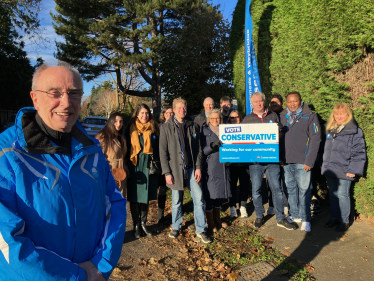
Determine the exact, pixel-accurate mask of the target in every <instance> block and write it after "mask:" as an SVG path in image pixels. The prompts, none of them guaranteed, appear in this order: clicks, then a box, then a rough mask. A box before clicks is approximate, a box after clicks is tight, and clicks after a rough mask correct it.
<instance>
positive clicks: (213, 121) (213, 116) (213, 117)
mask: <svg viewBox="0 0 374 281" xmlns="http://www.w3.org/2000/svg"><path fill="white" fill-rule="evenodd" d="M220 123H221V118H220V117H219V114H218V113H213V114H211V115H210V124H212V126H214V127H216V126H218V125H219V124H220Z"/></svg>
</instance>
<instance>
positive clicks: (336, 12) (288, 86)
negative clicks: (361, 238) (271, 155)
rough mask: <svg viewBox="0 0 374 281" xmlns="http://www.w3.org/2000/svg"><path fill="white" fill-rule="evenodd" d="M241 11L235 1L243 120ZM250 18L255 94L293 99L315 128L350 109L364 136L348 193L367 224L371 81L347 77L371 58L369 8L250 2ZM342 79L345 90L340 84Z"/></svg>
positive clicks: (372, 210)
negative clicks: (358, 173) (314, 116)
mask: <svg viewBox="0 0 374 281" xmlns="http://www.w3.org/2000/svg"><path fill="white" fill-rule="evenodd" d="M244 11H245V0H239V1H238V3H237V6H236V9H235V11H234V14H233V22H232V30H231V36H230V46H231V50H232V59H233V83H234V86H235V95H236V97H237V99H238V103H239V109H240V110H241V112H242V113H243V114H244V110H245V104H243V103H244V101H245V88H244V87H245V83H244V79H245V76H244V74H245V73H244V57H245V55H244V18H245V15H244ZM251 12H252V19H253V25H254V31H253V37H254V41H255V48H256V54H257V61H258V65H259V72H260V79H261V86H262V89H263V92H264V93H265V94H266V96H267V97H269V96H270V95H271V94H272V93H280V94H282V95H283V96H284V95H285V94H287V93H288V92H290V91H299V92H300V93H301V95H302V97H303V100H304V101H306V102H307V103H308V104H309V105H311V107H312V108H313V109H314V110H315V112H317V113H318V114H319V116H320V117H321V118H322V120H327V118H328V116H329V114H330V113H331V110H332V108H333V105H334V104H335V103H337V102H338V101H345V102H348V103H350V104H351V105H352V108H353V110H354V113H355V119H356V120H357V122H358V123H359V125H360V127H361V128H362V129H363V130H364V134H365V140H366V144H367V154H368V162H367V166H366V173H365V176H364V177H363V178H361V179H360V180H359V182H357V183H356V184H355V186H354V197H355V199H356V209H357V211H358V212H359V213H361V214H364V215H371V216H373V215H374V131H373V129H374V122H373V120H374V93H372V92H373V87H374V82H373V80H374V79H372V80H371V81H370V80H369V81H367V79H366V78H365V77H364V76H366V75H364V74H363V73H361V72H357V73H356V75H353V74H354V73H352V71H351V72H349V71H350V69H352V67H355V66H356V65H359V64H360V63H363V61H364V60H365V59H367V58H368V57H369V56H370V54H372V53H373V52H374V3H373V1H372V0H292V1H290V0H273V1H269V0H268V1H266V0H253V1H252V4H251ZM369 68H370V66H369ZM371 68H372V66H371ZM370 71H373V69H370ZM368 73H369V69H368ZM349 75H351V77H350V76H349ZM342 77H345V78H349V79H345V81H350V82H349V83H339V81H341V80H342V79H340V78H342ZM339 79H340V80H339ZM343 80H344V79H343ZM357 82H360V85H362V84H363V83H364V82H369V84H370V83H371V84H370V85H371V86H373V87H368V86H364V85H362V88H358V91H357V87H356V88H355V89H356V90H355V91H353V84H354V83H356V84H357ZM363 89H365V91H364V90H363ZM367 89H369V90H370V91H369V92H367ZM319 185H320V186H319V188H320V190H321V189H323V188H324V186H325V183H324V182H323V181H319ZM322 193H323V192H322Z"/></svg>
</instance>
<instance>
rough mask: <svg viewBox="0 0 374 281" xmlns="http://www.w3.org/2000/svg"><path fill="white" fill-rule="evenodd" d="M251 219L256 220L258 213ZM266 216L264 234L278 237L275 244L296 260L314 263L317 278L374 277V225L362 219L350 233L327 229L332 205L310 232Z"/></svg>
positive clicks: (348, 280) (349, 280) (340, 280)
mask: <svg viewBox="0 0 374 281" xmlns="http://www.w3.org/2000/svg"><path fill="white" fill-rule="evenodd" d="M248 205H249V207H248V209H252V208H253V207H252V206H251V205H252V204H251V203H250V204H248ZM265 209H266V208H265ZM248 219H249V220H254V219H255V214H253V213H252V215H251V217H250V218H248ZM266 219H268V220H267V221H266V223H265V224H264V225H263V227H262V228H261V230H260V231H259V233H260V234H261V235H262V236H263V237H274V243H273V244H272V246H274V247H276V248H277V249H278V250H280V251H281V252H282V253H286V252H288V253H290V254H291V257H292V258H294V259H296V260H300V261H302V262H304V263H311V265H312V266H313V267H314V268H315V270H314V271H313V272H311V274H312V275H313V276H314V277H315V278H316V279H317V280H322V281H323V280H327V281H352V280H355V281H356V280H365V281H366V280H374V227H371V226H368V225H366V224H364V223H363V222H362V221H360V220H358V221H356V222H354V223H353V225H352V226H351V227H350V228H349V229H348V231H346V232H336V231H335V230H334V228H332V229H327V228H325V227H324V224H325V223H326V222H327V221H328V220H329V209H328V207H324V209H323V211H322V212H321V213H319V214H318V215H317V216H315V217H314V218H313V222H312V231H311V232H310V233H309V234H307V233H306V232H304V231H300V230H299V229H297V230H294V231H287V230H285V229H284V228H280V227H278V226H277V225H276V220H275V216H267V217H266ZM299 226H300V224H299ZM288 253H287V254H288Z"/></svg>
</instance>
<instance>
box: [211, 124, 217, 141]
mask: <svg viewBox="0 0 374 281" xmlns="http://www.w3.org/2000/svg"><path fill="white" fill-rule="evenodd" d="M209 128H210V129H211V130H212V131H213V133H215V134H216V135H217V137H218V138H219V126H213V125H212V124H210V123H209Z"/></svg>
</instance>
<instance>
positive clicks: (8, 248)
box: [0, 65, 126, 281]
mask: <svg viewBox="0 0 374 281" xmlns="http://www.w3.org/2000/svg"><path fill="white" fill-rule="evenodd" d="M82 95H83V91H82V79H81V77H80V75H79V73H78V71H77V70H75V69H73V68H71V67H69V66H68V65H65V66H61V65H59V66H55V67H49V66H48V65H42V66H41V67H40V68H39V69H38V70H37V71H36V72H35V74H34V77H33V83H32V91H31V98H32V100H33V103H34V107H35V108H32V107H29V108H23V109H21V110H20V111H19V112H18V114H17V117H16V122H15V125H14V126H13V127H10V128H9V129H7V130H6V131H5V132H3V133H2V134H1V135H0V167H1V169H0V280H38V281H43V280H79V281H80V280H105V279H108V278H109V276H110V274H111V272H112V270H113V268H114V267H115V266H116V264H117V262H118V259H119V257H120V254H121V249H122V243H123V239H124V235H125V227H126V200H125V199H124V198H123V197H122V195H121V192H120V191H119V190H118V189H117V187H116V185H115V182H114V179H113V176H112V175H111V172H110V169H109V165H108V163H107V162H106V160H105V158H104V155H103V153H102V150H101V147H100V144H99V142H98V141H97V140H96V139H93V138H90V137H89V136H88V135H87V134H86V132H85V130H84V129H83V128H82V126H81V125H80V124H79V122H77V119H78V115H79V109H80V103H81V98H82Z"/></svg>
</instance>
